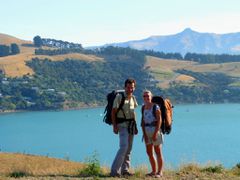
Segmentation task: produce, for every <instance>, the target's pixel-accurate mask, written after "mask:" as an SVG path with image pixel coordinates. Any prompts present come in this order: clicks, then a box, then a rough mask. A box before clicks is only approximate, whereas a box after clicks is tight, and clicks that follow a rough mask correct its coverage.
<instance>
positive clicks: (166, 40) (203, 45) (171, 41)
mask: <svg viewBox="0 0 240 180" xmlns="http://www.w3.org/2000/svg"><path fill="white" fill-rule="evenodd" d="M109 45H112V46H119V47H131V48H133V49H138V50H154V51H160V52H178V53H181V54H182V55H184V54H186V53H187V52H191V53H203V54H207V53H210V54H240V32H237V33H228V34H215V33H200V32H196V31H193V30H192V29H190V28H186V29H185V30H184V31H182V32H180V33H177V34H173V35H166V36H151V37H149V38H146V39H142V40H135V41H128V42H121V43H113V44H106V45H104V46H109Z"/></svg>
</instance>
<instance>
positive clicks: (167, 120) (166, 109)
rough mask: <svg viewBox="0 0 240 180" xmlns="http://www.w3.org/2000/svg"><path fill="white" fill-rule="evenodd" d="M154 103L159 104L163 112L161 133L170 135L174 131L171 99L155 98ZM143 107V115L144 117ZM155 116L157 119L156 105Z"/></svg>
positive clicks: (153, 98)
mask: <svg viewBox="0 0 240 180" xmlns="http://www.w3.org/2000/svg"><path fill="white" fill-rule="evenodd" d="M152 102H153V103H155V104H157V105H158V106H159V107H160V110H161V118H162V125H161V131H162V133H163V134H169V133H170V132H171V130H172V121H173V120H172V114H173V105H172V103H171V101H170V100H169V99H164V98H163V97H162V96H153V97H152ZM143 109H144V106H143V107H142V115H143ZM153 115H154V117H156V105H154V106H153Z"/></svg>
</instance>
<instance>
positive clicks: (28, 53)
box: [0, 33, 103, 77]
mask: <svg viewBox="0 0 240 180" xmlns="http://www.w3.org/2000/svg"><path fill="white" fill-rule="evenodd" d="M11 43H16V44H18V46H19V49H20V54H17V55H11V56H5V57H0V70H2V71H3V72H4V73H5V74H6V76H8V77H21V76H23V75H27V74H30V75H32V74H33V73H34V71H33V70H32V69H31V68H30V67H28V66H26V62H27V61H29V60H31V59H32V58H40V59H45V58H47V59H51V60H53V61H62V60H65V59H66V58H70V59H79V60H85V61H102V60H103V59H102V58H100V57H96V56H94V55H86V54H80V53H71V54H67V55H55V56H47V55H35V49H36V48H35V47H34V46H33V42H31V41H25V40H21V39H18V38H16V37H13V36H10V35H7V34H1V33H0V44H2V45H10V44H11ZM42 48H43V49H54V48H49V47H42Z"/></svg>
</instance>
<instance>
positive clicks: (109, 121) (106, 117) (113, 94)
mask: <svg viewBox="0 0 240 180" xmlns="http://www.w3.org/2000/svg"><path fill="white" fill-rule="evenodd" d="M118 94H121V95H122V100H121V102H120V105H119V108H118V111H119V110H120V109H122V107H123V104H124V101H125V96H124V90H114V91H112V92H110V93H108V94H107V105H106V107H105V110H104V114H105V115H104V117H103V122H105V123H107V124H109V125H112V108H113V101H114V99H115V97H116V96H117V95H118Z"/></svg>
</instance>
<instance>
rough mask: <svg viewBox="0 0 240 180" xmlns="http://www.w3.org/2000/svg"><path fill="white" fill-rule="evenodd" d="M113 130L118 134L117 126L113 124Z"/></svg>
mask: <svg viewBox="0 0 240 180" xmlns="http://www.w3.org/2000/svg"><path fill="white" fill-rule="evenodd" d="M113 132H114V133H115V134H118V127H117V125H113Z"/></svg>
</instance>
